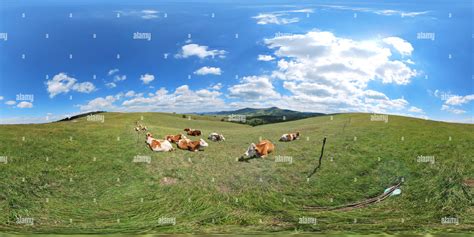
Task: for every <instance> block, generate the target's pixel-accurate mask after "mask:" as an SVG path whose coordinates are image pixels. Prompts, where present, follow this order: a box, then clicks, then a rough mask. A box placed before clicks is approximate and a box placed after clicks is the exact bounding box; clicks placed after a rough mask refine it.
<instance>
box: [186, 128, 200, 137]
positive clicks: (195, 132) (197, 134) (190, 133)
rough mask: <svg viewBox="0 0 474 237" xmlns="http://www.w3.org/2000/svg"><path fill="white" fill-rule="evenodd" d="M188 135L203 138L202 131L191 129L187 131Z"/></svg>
mask: <svg viewBox="0 0 474 237" xmlns="http://www.w3.org/2000/svg"><path fill="white" fill-rule="evenodd" d="M187 134H188V135H189V136H201V131H200V130H197V129H189V130H188V131H187Z"/></svg>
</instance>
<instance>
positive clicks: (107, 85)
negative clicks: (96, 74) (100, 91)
mask: <svg viewBox="0 0 474 237" xmlns="http://www.w3.org/2000/svg"><path fill="white" fill-rule="evenodd" d="M105 86H106V87H107V88H115V87H117V84H115V83H113V82H109V83H105Z"/></svg>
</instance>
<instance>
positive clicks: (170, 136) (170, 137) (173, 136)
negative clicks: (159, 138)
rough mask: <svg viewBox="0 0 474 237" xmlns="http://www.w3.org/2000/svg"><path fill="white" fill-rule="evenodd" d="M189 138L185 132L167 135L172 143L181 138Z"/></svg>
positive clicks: (167, 138)
mask: <svg viewBox="0 0 474 237" xmlns="http://www.w3.org/2000/svg"><path fill="white" fill-rule="evenodd" d="M183 138H187V137H186V136H184V135H183V134H177V135H167V136H166V137H165V139H166V140H168V141H169V142H171V143H178V141H179V140H180V139H183Z"/></svg>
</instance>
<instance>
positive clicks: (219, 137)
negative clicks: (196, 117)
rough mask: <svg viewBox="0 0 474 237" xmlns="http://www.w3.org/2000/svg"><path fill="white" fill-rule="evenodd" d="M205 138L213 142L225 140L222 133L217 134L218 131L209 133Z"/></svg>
mask: <svg viewBox="0 0 474 237" xmlns="http://www.w3.org/2000/svg"><path fill="white" fill-rule="evenodd" d="M207 139H209V140H211V141H214V142H219V141H225V137H224V136H223V135H222V134H218V133H215V132H213V133H211V134H209V136H208V137H207Z"/></svg>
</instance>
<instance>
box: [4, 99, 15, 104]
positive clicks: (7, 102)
mask: <svg viewBox="0 0 474 237" xmlns="http://www.w3.org/2000/svg"><path fill="white" fill-rule="evenodd" d="M5 104H6V105H15V104H16V101H14V100H9V101H6V102H5Z"/></svg>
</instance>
